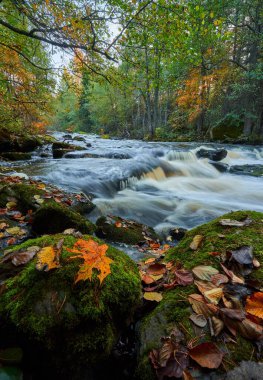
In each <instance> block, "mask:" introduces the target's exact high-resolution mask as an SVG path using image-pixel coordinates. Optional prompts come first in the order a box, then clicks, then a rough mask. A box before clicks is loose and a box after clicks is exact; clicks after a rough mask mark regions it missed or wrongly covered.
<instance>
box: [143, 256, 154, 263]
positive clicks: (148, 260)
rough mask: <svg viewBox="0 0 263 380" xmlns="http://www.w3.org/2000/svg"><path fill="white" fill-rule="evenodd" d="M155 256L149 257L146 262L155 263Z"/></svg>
mask: <svg viewBox="0 0 263 380" xmlns="http://www.w3.org/2000/svg"><path fill="white" fill-rule="evenodd" d="M155 260H156V259H155V258H154V257H151V258H150V259H147V260H146V261H145V262H144V263H145V264H151V263H154V262H155Z"/></svg>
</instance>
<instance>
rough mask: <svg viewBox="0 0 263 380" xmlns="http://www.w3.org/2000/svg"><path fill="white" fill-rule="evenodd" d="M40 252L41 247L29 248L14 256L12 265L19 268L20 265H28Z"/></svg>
mask: <svg viewBox="0 0 263 380" xmlns="http://www.w3.org/2000/svg"><path fill="white" fill-rule="evenodd" d="M39 251H40V247H37V246H33V247H29V248H28V249H27V250H26V251H24V252H17V253H15V254H14V255H13V258H12V264H13V265H15V266H16V267H18V266H19V265H24V264H26V263H28V262H29V261H30V260H32V259H33V257H34V256H35V255H36V254H37V252H39Z"/></svg>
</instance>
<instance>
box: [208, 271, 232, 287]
mask: <svg viewBox="0 0 263 380" xmlns="http://www.w3.org/2000/svg"><path fill="white" fill-rule="evenodd" d="M211 282H212V283H213V284H214V285H215V286H219V285H222V284H227V283H228V277H227V276H225V275H224V274H221V273H218V274H214V276H212V277H211Z"/></svg>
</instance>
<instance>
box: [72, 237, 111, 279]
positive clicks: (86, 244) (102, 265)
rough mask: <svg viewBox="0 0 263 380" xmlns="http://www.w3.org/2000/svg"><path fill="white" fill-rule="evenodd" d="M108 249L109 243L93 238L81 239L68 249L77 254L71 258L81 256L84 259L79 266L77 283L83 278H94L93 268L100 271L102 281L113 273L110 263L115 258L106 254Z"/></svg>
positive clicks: (99, 277)
mask: <svg viewBox="0 0 263 380" xmlns="http://www.w3.org/2000/svg"><path fill="white" fill-rule="evenodd" d="M107 249H108V246H107V244H102V245H99V244H98V243H97V242H96V241H94V240H92V239H89V240H83V239H80V240H78V241H77V242H76V243H75V244H74V247H73V249H69V248H68V249H67V250H68V252H72V253H75V254H77V255H76V256H75V257H74V256H73V257H71V259H76V258H81V259H83V260H84V263H83V264H81V265H80V267H79V271H78V273H77V277H76V280H75V283H77V282H78V281H81V280H82V281H86V280H92V273H93V269H97V270H98V271H99V274H98V279H99V281H100V283H102V282H103V280H104V279H105V278H106V277H107V276H108V275H109V274H110V273H111V270H110V264H111V263H113V260H112V259H110V258H109V257H107V256H106V251H107Z"/></svg>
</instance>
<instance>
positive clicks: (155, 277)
mask: <svg viewBox="0 0 263 380" xmlns="http://www.w3.org/2000/svg"><path fill="white" fill-rule="evenodd" d="M151 277H152V278H153V279H154V281H158V280H160V279H161V278H163V274H159V275H155V274H152V275H151Z"/></svg>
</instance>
